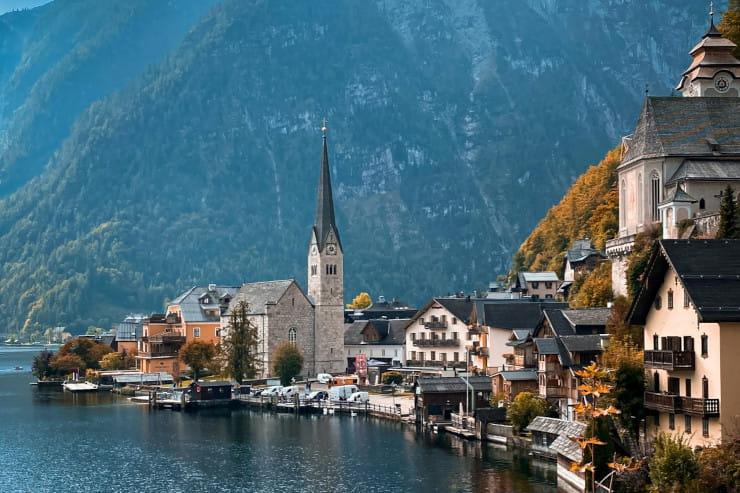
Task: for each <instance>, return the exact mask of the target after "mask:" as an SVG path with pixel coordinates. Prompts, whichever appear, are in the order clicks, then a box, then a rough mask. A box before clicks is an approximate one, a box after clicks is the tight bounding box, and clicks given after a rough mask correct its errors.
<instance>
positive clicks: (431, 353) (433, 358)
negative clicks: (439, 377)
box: [429, 351, 437, 361]
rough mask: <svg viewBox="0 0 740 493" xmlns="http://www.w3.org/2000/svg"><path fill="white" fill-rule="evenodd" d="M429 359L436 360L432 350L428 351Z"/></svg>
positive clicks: (435, 354)
mask: <svg viewBox="0 0 740 493" xmlns="http://www.w3.org/2000/svg"><path fill="white" fill-rule="evenodd" d="M429 359H430V360H432V361H434V360H436V359H437V353H435V352H434V351H431V352H430V353H429Z"/></svg>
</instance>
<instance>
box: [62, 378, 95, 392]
mask: <svg viewBox="0 0 740 493" xmlns="http://www.w3.org/2000/svg"><path fill="white" fill-rule="evenodd" d="M62 387H63V388H64V390H68V391H70V392H93V391H96V390H98V386H97V384H94V383H92V382H78V381H74V380H70V381H67V382H64V383H63V384H62Z"/></svg>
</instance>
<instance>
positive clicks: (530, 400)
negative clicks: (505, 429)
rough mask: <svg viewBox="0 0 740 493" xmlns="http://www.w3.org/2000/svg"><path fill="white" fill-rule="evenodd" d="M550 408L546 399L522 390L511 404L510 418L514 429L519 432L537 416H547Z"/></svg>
mask: <svg viewBox="0 0 740 493" xmlns="http://www.w3.org/2000/svg"><path fill="white" fill-rule="evenodd" d="M548 410H549V406H548V405H547V402H546V401H545V400H544V399H540V398H539V397H536V396H535V395H534V394H532V393H531V392H520V393H519V394H518V395H517V396H516V397H515V398H514V402H512V403H511V405H510V406H509V410H508V413H509V420H511V424H512V426H513V427H514V431H516V432H517V433H519V432H521V431H522V430H523V429H524V428H526V427H527V425H529V423H531V422H532V420H533V419H534V418H536V417H537V416H545V415H546V414H547V413H548Z"/></svg>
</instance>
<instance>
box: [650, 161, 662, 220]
mask: <svg viewBox="0 0 740 493" xmlns="http://www.w3.org/2000/svg"><path fill="white" fill-rule="evenodd" d="M659 203H660V175H659V174H658V172H657V171H653V173H652V175H650V208H651V211H652V220H653V221H658V220H660V211H658V204H659Z"/></svg>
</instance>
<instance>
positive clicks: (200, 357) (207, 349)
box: [180, 341, 216, 381]
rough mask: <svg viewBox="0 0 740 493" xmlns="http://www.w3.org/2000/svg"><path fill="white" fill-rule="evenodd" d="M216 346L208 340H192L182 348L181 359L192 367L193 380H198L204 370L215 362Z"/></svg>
mask: <svg viewBox="0 0 740 493" xmlns="http://www.w3.org/2000/svg"><path fill="white" fill-rule="evenodd" d="M215 357H216V346H214V345H213V344H211V343H208V342H201V341H192V342H189V343H187V344H185V345H184V346H183V347H182V348H180V359H181V360H182V361H183V362H184V363H185V364H186V365H188V366H189V367H190V370H191V371H192V372H193V380H196V381H197V380H198V377H199V376H200V375H201V373H202V372H203V370H205V369H206V368H208V367H210V366H211V365H212V364H213V360H214V358H215Z"/></svg>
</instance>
